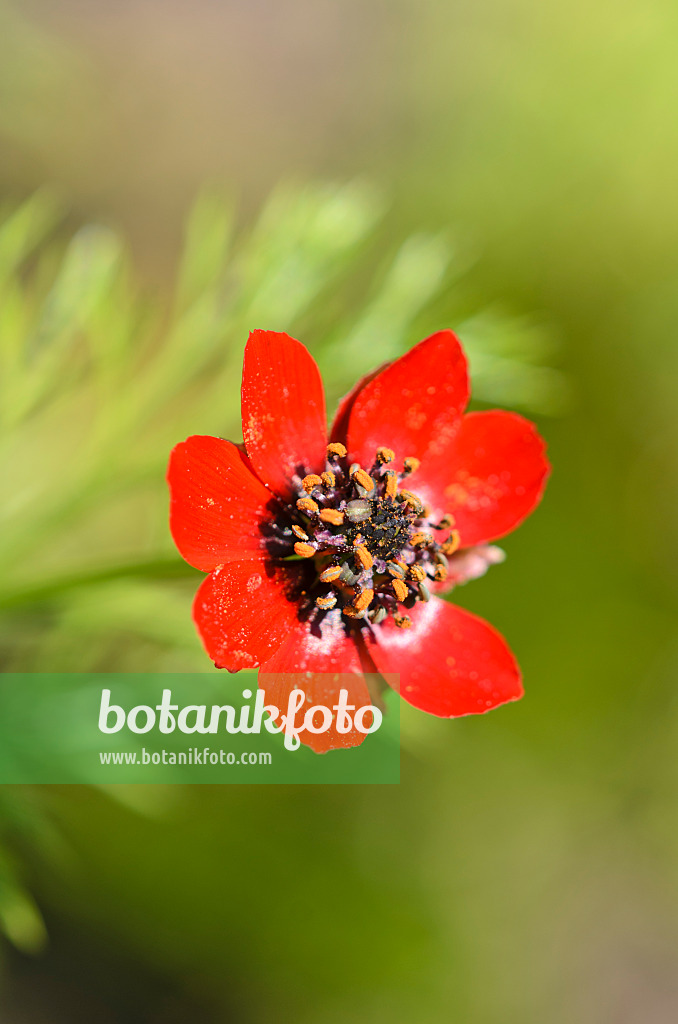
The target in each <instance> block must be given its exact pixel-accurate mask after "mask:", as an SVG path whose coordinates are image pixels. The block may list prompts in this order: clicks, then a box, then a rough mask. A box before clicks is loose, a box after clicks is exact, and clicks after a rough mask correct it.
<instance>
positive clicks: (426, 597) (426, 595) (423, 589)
mask: <svg viewBox="0 0 678 1024" xmlns="http://www.w3.org/2000/svg"><path fill="white" fill-rule="evenodd" d="M418 589H419V597H420V598H421V599H422V601H430V600H431V591H430V590H429V589H428V587H427V586H426V584H425V583H420V584H419V588H418Z"/></svg>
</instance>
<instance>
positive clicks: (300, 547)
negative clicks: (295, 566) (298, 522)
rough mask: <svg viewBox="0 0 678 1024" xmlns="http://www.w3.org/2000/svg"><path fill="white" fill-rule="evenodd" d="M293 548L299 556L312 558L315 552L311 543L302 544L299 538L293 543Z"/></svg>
mask: <svg viewBox="0 0 678 1024" xmlns="http://www.w3.org/2000/svg"><path fill="white" fill-rule="evenodd" d="M294 550H295V552H296V554H298V555H299V556H300V557H301V558H313V556H314V554H315V548H314V547H313V545H312V544H303V543H302V541H300V540H298V541H297V543H296V544H295V545H294Z"/></svg>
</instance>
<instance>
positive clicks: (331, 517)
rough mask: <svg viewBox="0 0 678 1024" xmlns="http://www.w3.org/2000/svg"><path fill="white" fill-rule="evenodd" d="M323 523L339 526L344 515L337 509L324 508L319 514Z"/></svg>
mask: <svg viewBox="0 0 678 1024" xmlns="http://www.w3.org/2000/svg"><path fill="white" fill-rule="evenodd" d="M320 518H321V519H322V521H323V522H324V523H331V524H332V526H341V524H342V523H343V521H344V513H343V512H340V511H339V509H337V508H324V509H323V510H322V512H321V513H320Z"/></svg>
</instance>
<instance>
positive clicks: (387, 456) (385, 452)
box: [377, 447, 395, 466]
mask: <svg viewBox="0 0 678 1024" xmlns="http://www.w3.org/2000/svg"><path fill="white" fill-rule="evenodd" d="M394 459H395V452H394V451H393V449H392V448H381V447H380V448H377V462H380V463H381V464H382V466H385V465H386V463H387V462H393V460H394Z"/></svg>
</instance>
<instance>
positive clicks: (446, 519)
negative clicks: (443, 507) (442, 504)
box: [438, 512, 454, 530]
mask: <svg viewBox="0 0 678 1024" xmlns="http://www.w3.org/2000/svg"><path fill="white" fill-rule="evenodd" d="M438 526H439V527H440V529H441V530H449V528H450V527H451V526H454V516H453V515H452V513H451V512H446V513H445V515H444V516H443V518H442V519H441V520H440V522H439V523H438Z"/></svg>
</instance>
